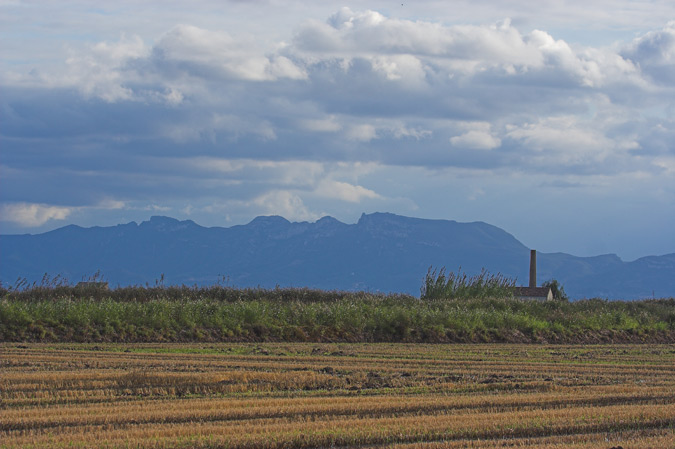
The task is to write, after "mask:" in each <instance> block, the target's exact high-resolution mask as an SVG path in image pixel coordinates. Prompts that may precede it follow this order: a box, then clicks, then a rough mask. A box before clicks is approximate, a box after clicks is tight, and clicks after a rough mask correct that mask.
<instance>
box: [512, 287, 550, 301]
mask: <svg viewBox="0 0 675 449" xmlns="http://www.w3.org/2000/svg"><path fill="white" fill-rule="evenodd" d="M513 296H514V298H517V299H540V300H542V301H553V292H552V291H551V289H550V288H549V287H514V289H513Z"/></svg>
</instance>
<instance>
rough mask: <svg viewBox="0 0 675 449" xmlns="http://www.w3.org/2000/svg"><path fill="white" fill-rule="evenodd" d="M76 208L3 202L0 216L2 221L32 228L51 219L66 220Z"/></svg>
mask: <svg viewBox="0 0 675 449" xmlns="http://www.w3.org/2000/svg"><path fill="white" fill-rule="evenodd" d="M75 209H76V208H73V207H64V206H50V205H48V204H34V203H33V204H31V203H14V204H3V205H2V206H0V212H1V213H0V216H2V218H1V219H2V221H9V222H13V223H16V224H18V225H20V226H23V227H29V228H30V227H38V226H42V225H43V224H45V223H47V222H48V221H50V220H65V219H66V218H68V216H69V215H70V214H71V213H72V212H73V211H74V210H75Z"/></svg>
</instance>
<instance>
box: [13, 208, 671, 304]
mask: <svg viewBox="0 0 675 449" xmlns="http://www.w3.org/2000/svg"><path fill="white" fill-rule="evenodd" d="M528 265H529V248H527V247H526V246H525V245H523V244H522V243H521V242H520V241H519V240H518V239H517V238H516V237H515V236H513V235H512V234H510V233H508V232H507V231H505V230H503V229H501V228H499V227H497V226H494V225H491V224H488V223H484V222H479V221H478V222H471V223H461V222H457V221H454V220H429V219H422V218H415V217H404V216H400V215H395V214H391V213H383V212H378V213H373V214H362V215H361V217H360V218H359V220H358V221H357V222H356V223H354V224H346V223H342V222H340V221H339V220H337V219H335V218H333V217H330V216H325V217H322V218H320V219H319V220H317V221H315V222H306V221H303V222H291V221H289V220H287V219H285V218H283V217H281V216H261V217H256V218H254V219H253V220H251V221H250V222H249V223H247V224H244V225H236V226H232V227H204V226H201V225H199V224H197V223H195V222H194V221H192V220H177V219H175V218H172V217H165V216H152V217H151V218H150V219H149V220H147V221H143V222H141V223H136V222H129V223H126V224H119V225H114V226H107V227H101V226H94V227H88V228H85V227H80V226H77V225H68V226H64V227H62V228H58V229H55V230H53V231H49V232H46V233H42V234H22V235H0V280H2V281H3V285H7V284H8V283H11V282H13V281H14V280H15V279H17V278H22V277H25V278H27V279H28V280H29V281H33V280H39V279H41V278H42V276H43V275H44V274H45V273H48V274H49V275H52V276H55V275H57V274H60V275H62V276H64V277H66V278H68V279H70V280H71V281H77V280H79V279H81V278H86V277H87V276H90V275H92V274H93V273H94V272H96V271H100V272H101V273H102V274H103V275H104V276H105V277H106V279H107V280H108V281H109V282H110V283H111V284H112V285H138V284H140V285H144V284H145V283H152V282H154V281H155V280H156V279H159V278H160V277H161V276H164V279H165V282H166V283H169V284H187V285H192V284H212V283H215V282H216V281H217V280H218V279H222V277H226V278H228V279H230V282H231V283H232V284H233V285H234V286H236V287H258V286H259V287H265V288H272V287H275V286H277V285H279V286H288V287H310V288H321V289H328V290H370V291H382V292H400V293H410V294H415V295H417V294H419V289H420V286H421V284H422V280H423V278H424V275H425V274H426V272H427V270H428V269H429V267H435V268H440V267H447V269H448V270H451V271H452V270H457V269H459V268H460V267H461V269H462V271H463V272H465V273H467V274H469V275H472V274H476V273H478V272H480V270H481V269H483V268H485V269H487V270H488V271H490V272H492V273H501V274H502V275H504V276H508V277H511V278H516V279H517V281H518V282H517V283H518V284H519V285H526V284H527V283H528V282H527V276H528V271H529V266H528ZM538 265H539V266H538V273H539V284H541V282H542V281H545V280H548V279H551V278H555V279H557V280H559V281H560V282H561V283H562V284H563V285H564V286H565V289H566V290H567V292H568V293H569V294H570V296H571V297H573V298H583V297H598V296H599V297H603V298H610V299H637V298H645V297H651V296H657V297H666V296H675V254H666V255H662V256H644V257H642V258H639V259H636V260H635V261H630V262H624V261H622V260H621V259H620V258H619V257H618V256H617V255H616V254H605V255H598V256H592V257H578V256H574V255H570V254H566V253H539V254H538Z"/></svg>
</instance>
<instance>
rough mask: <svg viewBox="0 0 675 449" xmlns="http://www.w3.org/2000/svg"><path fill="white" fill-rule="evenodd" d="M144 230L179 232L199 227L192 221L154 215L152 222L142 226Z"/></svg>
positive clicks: (145, 222)
mask: <svg viewBox="0 0 675 449" xmlns="http://www.w3.org/2000/svg"><path fill="white" fill-rule="evenodd" d="M140 226H141V227H142V228H149V229H154V230H157V231H179V230H181V229H186V228H188V227H193V226H197V224H196V223H195V222H194V221H192V220H183V221H180V220H177V219H175V218H171V217H165V216H162V215H153V216H152V217H150V220H148V221H144V222H142V223H141V224H140Z"/></svg>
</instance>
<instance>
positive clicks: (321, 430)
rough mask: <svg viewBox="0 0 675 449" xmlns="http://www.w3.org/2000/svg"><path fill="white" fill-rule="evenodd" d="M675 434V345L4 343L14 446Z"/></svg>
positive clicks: (667, 442) (4, 419) (3, 389)
mask: <svg viewBox="0 0 675 449" xmlns="http://www.w3.org/2000/svg"><path fill="white" fill-rule="evenodd" d="M70 447H87V448H117V447H123V448H127V447H128V448H179V447H184V448H188V447H189V448H192V447H195V448H254V447H255V448H257V447H263V448H308V447H391V448H504V447H525V448H527V447H530V448H535V447H536V448H563V447H564V448H588V449H591V448H593V449H596V448H603V449H609V448H612V447H623V448H625V449H628V448H672V447H675V345H594V346H560V345H551V346H548V345H536V346H535V345H506V344H494V345H493V344H481V345H445V344H428V345H423V344H386V343H372V344H346V343H339V344H317V343H261V344H230V343H228V344H135V345H134V344H127V345H122V344H49V345H47V344H18V343H2V344H0V448H3V449H4V448H7V449H8V448H70Z"/></svg>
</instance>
